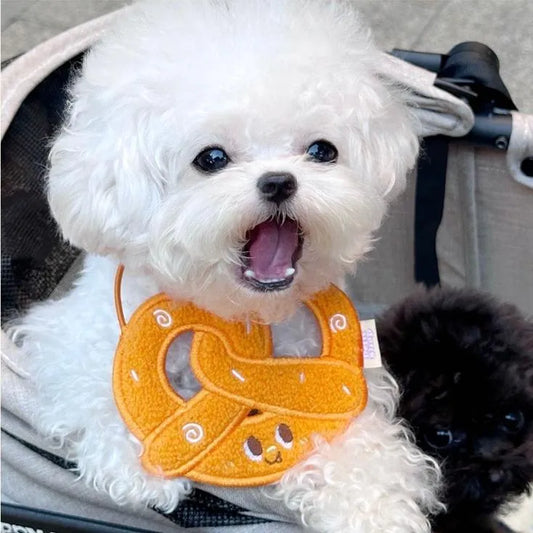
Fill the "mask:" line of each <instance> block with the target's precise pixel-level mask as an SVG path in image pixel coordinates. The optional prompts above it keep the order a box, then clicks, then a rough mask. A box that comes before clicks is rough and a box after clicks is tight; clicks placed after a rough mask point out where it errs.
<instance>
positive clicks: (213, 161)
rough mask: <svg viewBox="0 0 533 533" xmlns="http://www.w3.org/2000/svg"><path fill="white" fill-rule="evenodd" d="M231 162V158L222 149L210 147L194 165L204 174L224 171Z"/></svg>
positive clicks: (202, 152)
mask: <svg viewBox="0 0 533 533" xmlns="http://www.w3.org/2000/svg"><path fill="white" fill-rule="evenodd" d="M229 162H230V158H229V157H228V154H226V152H225V151H224V150H223V149H222V148H220V147H218V146H210V147H209V148H205V149H204V150H202V151H201V152H200V153H199V154H198V155H197V156H196V157H195V158H194V161H193V162H192V163H193V165H194V166H195V167H196V168H198V169H200V170H202V171H203V172H210V173H212V172H217V171H219V170H222V169H223V168H224V167H225V166H226V165H227V164H228V163H229Z"/></svg>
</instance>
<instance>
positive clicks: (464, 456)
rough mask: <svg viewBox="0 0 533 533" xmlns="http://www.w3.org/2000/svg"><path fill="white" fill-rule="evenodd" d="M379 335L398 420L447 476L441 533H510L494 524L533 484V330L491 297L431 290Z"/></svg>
mask: <svg viewBox="0 0 533 533" xmlns="http://www.w3.org/2000/svg"><path fill="white" fill-rule="evenodd" d="M377 326H378V334H379V339H380V346H381V349H382V353H383V357H384V360H385V362H386V365H387V366H388V367H389V369H390V371H391V372H392V373H393V374H394V375H395V376H396V378H397V379H398V381H399V383H400V386H401V389H402V397H401V401H400V414H401V416H403V417H404V418H405V419H406V420H407V421H408V422H409V423H410V425H411V426H412V429H413V430H414V433H415V435H416V439H417V442H418V444H419V446H420V447H421V448H423V449H424V450H425V451H426V452H427V453H428V454H430V455H433V456H434V457H436V458H437V459H439V460H440V462H441V465H442V468H443V473H444V501H445V503H446V505H447V508H448V510H447V512H446V513H445V514H442V515H439V516H437V517H434V529H435V530H436V531H438V532H439V533H444V532H448V531H449V532H452V531H453V532H454V533H457V532H460V531H465V532H466V531H468V532H469V533H474V532H479V533H481V532H489V531H491V532H493V531H504V529H498V528H500V527H503V526H502V525H501V524H500V525H498V523H497V521H495V520H494V515H495V514H496V512H497V511H502V510H503V508H504V506H506V505H507V504H509V503H511V502H512V501H513V500H515V499H516V497H517V496H518V495H521V494H524V493H526V492H527V491H528V486H529V483H531V482H532V481H533V324H532V323H530V322H528V321H526V320H525V319H524V318H523V316H522V315H521V314H520V312H519V311H518V310H517V309H516V308H515V307H514V306H512V305H508V304H501V303H498V302H496V301H495V300H494V299H492V298H490V297H489V296H487V295H485V294H482V293H479V292H476V291H472V290H463V289H461V290H459V289H433V290H432V291H429V292H420V293H417V294H415V295H413V296H412V297H410V298H407V299H406V300H404V301H402V302H400V303H399V304H398V305H396V306H394V307H392V308H391V309H390V310H389V311H387V312H386V313H385V314H384V315H383V316H382V317H381V318H379V319H378V323H377Z"/></svg>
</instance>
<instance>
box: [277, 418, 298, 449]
mask: <svg viewBox="0 0 533 533" xmlns="http://www.w3.org/2000/svg"><path fill="white" fill-rule="evenodd" d="M275 437H276V441H277V442H278V443H279V444H281V445H282V446H283V447H284V448H287V450H289V449H290V448H292V443H293V441H294V437H293V436H292V431H291V428H290V427H289V426H287V424H280V425H279V426H278V427H277V428H276V433H275Z"/></svg>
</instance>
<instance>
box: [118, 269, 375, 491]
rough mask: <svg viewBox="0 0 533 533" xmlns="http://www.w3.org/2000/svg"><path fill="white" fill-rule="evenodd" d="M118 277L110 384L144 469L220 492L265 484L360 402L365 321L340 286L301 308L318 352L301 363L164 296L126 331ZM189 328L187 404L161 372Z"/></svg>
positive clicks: (256, 327) (265, 340)
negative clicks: (314, 330) (313, 323)
mask: <svg viewBox="0 0 533 533" xmlns="http://www.w3.org/2000/svg"><path fill="white" fill-rule="evenodd" d="M121 278H122V267H120V268H119V271H118V272H117V279H116V283H115V298H116V306H117V314H118V317H119V322H120V325H121V330H122V334H121V337H120V340H119V344H118V347H117V351H116V355H115V362H114V373H113V389H114V395H115V401H116V403H117V406H118V409H119V411H120V414H121V415H122V417H123V419H124V421H125V423H126V425H127V427H128V428H129V430H130V431H131V432H132V433H133V435H135V436H136V437H137V438H138V439H139V440H140V441H141V442H142V444H143V446H144V450H143V454H142V457H141V461H142V464H143V466H144V468H145V469H146V470H147V471H149V472H150V473H152V474H156V475H161V476H167V477H173V476H187V477H188V478H190V479H193V480H195V481H201V482H207V483H211V484H214V485H225V486H254V485H263V484H267V483H271V482H274V481H276V480H278V479H279V478H280V477H281V476H282V474H283V473H284V472H285V471H286V470H287V469H289V468H290V467H292V466H294V465H295V464H296V463H297V462H299V461H300V460H302V459H303V457H304V456H305V454H306V453H308V452H309V451H310V450H311V442H310V437H311V435H313V434H317V433H318V434H320V435H322V436H323V437H324V438H326V439H327V440H331V439H332V438H333V437H334V436H335V435H337V434H339V433H341V432H342V431H343V430H344V428H345V427H346V426H347V425H348V423H349V421H350V420H351V419H352V418H353V417H354V416H356V415H357V414H359V413H360V412H361V411H362V410H363V408H364V407H365V404H366V399H367V390H366V383H365V379H364V375H363V355H362V340H361V329H360V324H359V320H358V317H357V314H356V312H355V310H354V308H353V307H352V304H351V302H350V301H349V299H348V297H347V296H346V295H345V294H344V293H343V292H342V291H341V290H339V289H338V288H337V287H334V286H333V285H332V286H330V287H329V288H328V289H326V290H324V291H321V292H319V293H317V294H316V295H315V296H314V297H313V298H312V299H311V300H309V301H308V302H307V303H306V305H307V306H308V307H309V309H310V310H311V311H312V312H313V313H314V315H315V316H316V318H317V320H318V323H319V325H320V329H321V334H322V353H321V355H320V357H316V358H296V357H273V354H272V339H271V334H270V328H269V327H268V326H264V325H260V324H252V325H251V326H250V327H249V328H247V327H246V325H245V324H242V323H239V322H229V321H226V320H223V319H221V318H220V317H218V316H216V315H214V314H212V313H209V312H208V311H204V310H202V309H199V308H197V307H195V306H194V305H192V304H191V303H177V302H175V301H173V300H171V299H170V298H168V297H167V296H165V295H164V294H159V295H157V296H154V297H152V298H150V299H149V300H147V301H146V302H144V303H143V304H142V305H141V306H140V307H139V308H138V309H137V310H136V311H135V313H134V314H133V316H132V317H131V319H130V321H129V322H128V323H127V324H126V323H125V321H124V317H123V313H122V305H121V303H120V283H121ZM186 331H193V333H194V336H193V341H192V346H191V353H190V364H191V368H192V370H193V372H194V374H195V376H196V377H197V379H198V381H199V382H200V383H201V385H202V389H201V390H200V391H199V392H198V393H197V394H196V395H195V396H194V397H193V398H191V399H190V400H185V399H183V398H181V396H179V394H178V393H177V392H176V391H175V390H174V389H173V388H172V387H171V386H170V384H169V382H168V379H167V376H166V373H165V358H166V354H167V350H168V348H169V346H170V345H171V343H172V341H173V340H174V339H175V338H176V337H177V336H178V335H180V334H181V333H184V332H186Z"/></svg>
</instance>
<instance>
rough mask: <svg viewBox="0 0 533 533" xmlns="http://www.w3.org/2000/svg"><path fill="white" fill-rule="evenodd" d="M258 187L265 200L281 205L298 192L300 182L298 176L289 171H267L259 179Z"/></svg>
mask: <svg viewBox="0 0 533 533" xmlns="http://www.w3.org/2000/svg"><path fill="white" fill-rule="evenodd" d="M257 187H258V189H259V190H260V191H261V194H262V196H263V198H265V200H268V201H269V202H275V203H276V204H278V205H279V204H281V202H284V201H285V200H288V199H289V198H290V197H291V196H292V195H293V194H294V193H295V192H296V189H297V188H298V184H297V183H296V178H295V177H294V176H293V175H292V174H289V173H288V172H285V173H282V174H277V173H276V172H267V173H266V174H263V175H262V176H261V177H260V178H259V179H258V180H257Z"/></svg>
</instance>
